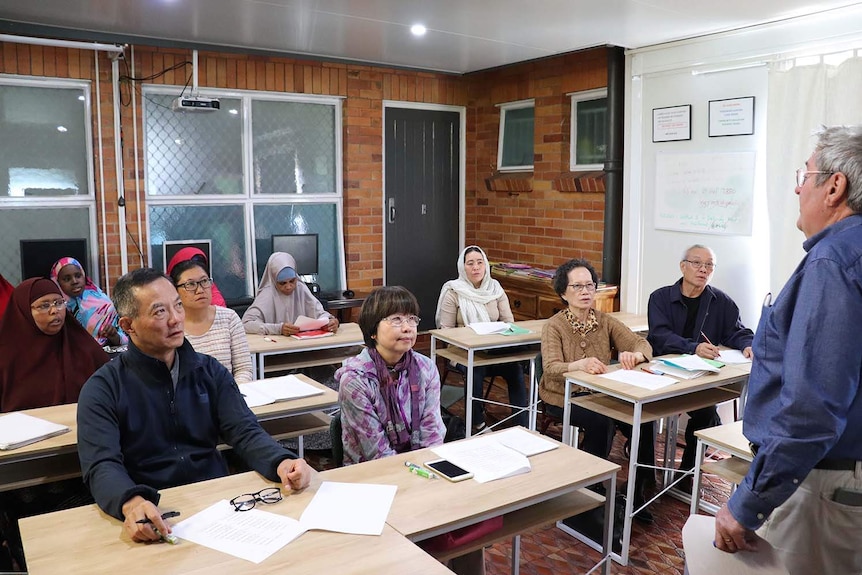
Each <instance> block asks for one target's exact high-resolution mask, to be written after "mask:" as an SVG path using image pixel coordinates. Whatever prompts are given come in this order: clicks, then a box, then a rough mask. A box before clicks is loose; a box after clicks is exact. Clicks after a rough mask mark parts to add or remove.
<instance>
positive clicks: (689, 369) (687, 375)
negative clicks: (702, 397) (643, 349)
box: [650, 355, 718, 379]
mask: <svg viewBox="0 0 862 575" xmlns="http://www.w3.org/2000/svg"><path fill="white" fill-rule="evenodd" d="M650 371H652V372H654V373H657V374H659V375H671V376H673V377H676V378H679V379H694V378H696V377H700V376H701V375H705V374H707V373H718V367H716V366H715V365H713V364H710V363H709V362H707V361H706V360H705V359H703V358H702V357H698V356H696V355H681V356H679V357H674V358H670V359H660V360H658V361H657V362H655V363H653V364H652V365H650Z"/></svg>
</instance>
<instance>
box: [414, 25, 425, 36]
mask: <svg viewBox="0 0 862 575" xmlns="http://www.w3.org/2000/svg"><path fill="white" fill-rule="evenodd" d="M427 31H428V30H427V29H426V28H425V26H423V25H422V24H413V25H412V26H410V32H411V33H412V34H413V35H414V36H424V35H425V32H427Z"/></svg>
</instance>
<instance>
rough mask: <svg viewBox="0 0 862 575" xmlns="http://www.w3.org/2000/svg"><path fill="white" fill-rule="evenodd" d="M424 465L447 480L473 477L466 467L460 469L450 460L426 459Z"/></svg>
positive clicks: (461, 479) (462, 479)
mask: <svg viewBox="0 0 862 575" xmlns="http://www.w3.org/2000/svg"><path fill="white" fill-rule="evenodd" d="M424 465H425V467H427V468H428V469H430V470H431V471H433V472H434V473H436V474H437V475H440V476H442V477H445V478H446V479H448V480H449V481H464V480H465V479H470V478H471V477H473V474H472V473H471V472H469V471H467V470H466V469H462V468H460V467H458V466H457V465H455V464H454V463H452V462H451V461H447V460H445V459H435V460H434V461H426V462H425V463H424Z"/></svg>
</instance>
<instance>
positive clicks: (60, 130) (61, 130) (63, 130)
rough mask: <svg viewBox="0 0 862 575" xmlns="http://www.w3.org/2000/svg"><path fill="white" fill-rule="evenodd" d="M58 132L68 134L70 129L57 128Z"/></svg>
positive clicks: (64, 127)
mask: <svg viewBox="0 0 862 575" xmlns="http://www.w3.org/2000/svg"><path fill="white" fill-rule="evenodd" d="M57 131H58V132H68V131H69V129H68V128H66V126H57Z"/></svg>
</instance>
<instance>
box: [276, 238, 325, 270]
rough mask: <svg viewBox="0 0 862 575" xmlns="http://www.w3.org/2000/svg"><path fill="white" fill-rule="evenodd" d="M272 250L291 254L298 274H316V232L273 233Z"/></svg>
mask: <svg viewBox="0 0 862 575" xmlns="http://www.w3.org/2000/svg"><path fill="white" fill-rule="evenodd" d="M272 252H273V253H275V252H286V253H289V254H290V255H292V256H293V259H295V260H296V273H298V274H299V275H301V276H310V275H317V234H290V235H273V236H272Z"/></svg>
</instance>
